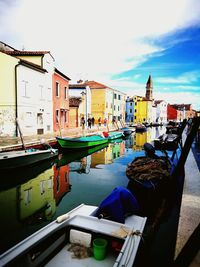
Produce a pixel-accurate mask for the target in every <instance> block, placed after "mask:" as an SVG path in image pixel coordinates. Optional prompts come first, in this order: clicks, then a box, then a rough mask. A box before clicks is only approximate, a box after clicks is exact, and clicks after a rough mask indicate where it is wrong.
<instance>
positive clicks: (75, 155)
mask: <svg viewBox="0 0 200 267" xmlns="http://www.w3.org/2000/svg"><path fill="white" fill-rule="evenodd" d="M107 146H108V144H102V145H99V146H95V147H92V148H89V149H84V150H81V151H73V152H70V151H69V152H68V153H65V154H62V157H61V158H60V159H59V160H58V161H57V162H56V165H57V167H59V166H63V165H66V164H68V163H70V162H72V161H74V160H78V159H81V158H83V157H86V156H88V155H91V154H93V153H95V152H97V151H99V150H101V149H103V148H106V147H107Z"/></svg>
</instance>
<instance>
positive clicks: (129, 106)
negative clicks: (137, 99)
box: [125, 96, 135, 123]
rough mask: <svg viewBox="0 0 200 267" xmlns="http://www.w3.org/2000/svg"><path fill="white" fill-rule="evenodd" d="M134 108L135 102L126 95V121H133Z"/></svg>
mask: <svg viewBox="0 0 200 267" xmlns="http://www.w3.org/2000/svg"><path fill="white" fill-rule="evenodd" d="M134 110H135V103H134V99H133V97H129V96H128V97H127V99H126V115H125V120H126V122H127V123H133V122H134Z"/></svg>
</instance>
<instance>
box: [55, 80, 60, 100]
mask: <svg viewBox="0 0 200 267" xmlns="http://www.w3.org/2000/svg"><path fill="white" fill-rule="evenodd" d="M56 96H57V97H59V96H60V86H59V82H56Z"/></svg>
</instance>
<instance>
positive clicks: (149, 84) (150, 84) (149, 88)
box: [146, 75, 153, 100]
mask: <svg viewBox="0 0 200 267" xmlns="http://www.w3.org/2000/svg"><path fill="white" fill-rule="evenodd" d="M152 93H153V82H152V78H151V75H149V78H148V81H147V83H146V99H148V100H152V99H153V95H152Z"/></svg>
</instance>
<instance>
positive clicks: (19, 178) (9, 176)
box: [0, 158, 57, 190]
mask: <svg viewBox="0 0 200 267" xmlns="http://www.w3.org/2000/svg"><path fill="white" fill-rule="evenodd" d="M56 160H57V159H56V158H52V159H49V160H45V161H42V162H40V163H38V164H37V165H34V166H31V168H30V167H24V168H21V169H19V170H18V171H16V170H7V171H1V170H0V176H1V183H0V190H5V189H7V188H12V187H15V186H17V185H21V184H23V183H25V182H27V181H29V180H31V179H33V178H35V177H37V175H39V174H40V173H42V172H44V171H45V170H47V169H49V168H51V167H52V165H53V164H54V162H55V161H56Z"/></svg>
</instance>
